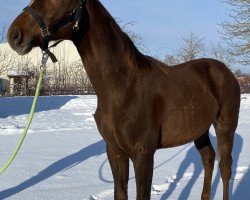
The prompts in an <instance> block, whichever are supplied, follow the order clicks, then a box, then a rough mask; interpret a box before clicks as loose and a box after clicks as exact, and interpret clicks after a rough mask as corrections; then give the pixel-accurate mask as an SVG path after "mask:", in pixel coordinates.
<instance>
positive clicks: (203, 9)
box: [0, 0, 226, 55]
mask: <svg viewBox="0 0 250 200" xmlns="http://www.w3.org/2000/svg"><path fill="white" fill-rule="evenodd" d="M29 2H30V1H29V0H0V4H1V8H0V26H1V25H6V27H8V26H9V25H10V23H11V21H12V20H13V19H14V18H15V17H16V16H17V15H18V14H19V13H20V12H21V11H22V9H23V8H24V7H25V6H26V5H27V4H28V3H29ZM101 2H102V3H103V4H104V5H105V7H106V8H107V9H108V10H109V12H110V13H111V14H112V16H114V17H116V18H119V19H120V20H121V21H122V22H123V24H124V23H127V22H131V21H134V22H135V23H134V26H131V27H129V29H130V30H132V31H134V32H135V33H137V34H139V35H140V36H141V37H142V38H143V43H144V44H145V46H146V47H147V48H148V49H149V51H150V53H151V54H152V55H154V54H156V53H160V54H161V53H163V54H164V53H165V52H170V51H172V50H174V49H175V48H177V47H178V46H179V45H180V43H181V38H182V37H183V36H185V35H187V34H189V33H190V32H194V33H196V34H197V35H199V36H200V37H201V38H204V41H206V43H207V44H210V43H212V42H213V43H216V42H218V41H219V40H220V35H219V33H218V32H217V30H218V29H219V26H218V24H219V23H220V22H221V21H223V20H224V19H225V18H226V14H225V12H226V4H224V3H223V2H222V1H221V0H213V1H208V0H181V1H176V0H101Z"/></svg>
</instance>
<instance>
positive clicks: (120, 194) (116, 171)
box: [107, 145, 129, 200]
mask: <svg viewBox="0 0 250 200" xmlns="http://www.w3.org/2000/svg"><path fill="white" fill-rule="evenodd" d="M107 154H108V159H109V163H110V166H111V169H112V173H113V178H114V184H115V185H114V186H115V195H114V199H115V200H127V199H128V191H127V190H128V176H129V158H128V156H127V155H126V154H125V153H124V152H123V151H121V150H118V149H115V148H113V147H111V146H110V145H107Z"/></svg>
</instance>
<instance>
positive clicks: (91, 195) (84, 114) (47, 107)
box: [0, 95, 250, 200]
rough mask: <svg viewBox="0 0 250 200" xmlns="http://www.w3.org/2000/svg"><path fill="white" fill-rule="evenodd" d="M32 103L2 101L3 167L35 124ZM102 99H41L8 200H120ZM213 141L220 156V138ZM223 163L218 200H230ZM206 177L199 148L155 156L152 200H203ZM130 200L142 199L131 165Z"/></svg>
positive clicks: (248, 152)
mask: <svg viewBox="0 0 250 200" xmlns="http://www.w3.org/2000/svg"><path fill="white" fill-rule="evenodd" d="M31 103H32V98H31V97H16V98H0V158H1V159H0V165H1V166H2V165H3V164H4V162H5V161H6V160H7V159H8V158H9V156H10V154H11V153H12V151H13V149H14V147H15V145H16V144H17V141H18V140H19V138H20V134H21V133H22V130H23V128H24V126H25V123H26V120H27V118H28V113H29V109H30V106H31ZM95 107H96V97H95V96H57V97H40V98H39V102H38V107H37V109H36V113H35V117H34V120H33V123H32V125H31V128H30V131H29V132H28V135H27V138H26V140H25V141H24V144H23V146H22V148H21V150H20V153H19V154H18V155H17V158H16V159H15V160H14V162H13V164H12V165H11V166H10V167H9V168H8V169H7V171H6V172H5V173H4V174H2V175H1V176H0V199H15V200H36V199H37V200H59V199H60V200H64V199H65V200H88V199H98V200H104V199H107V200H109V199H113V197H112V195H113V194H112V193H113V191H112V189H113V180H112V175H111V170H110V167H109V163H108V161H107V156H106V153H105V143H104V142H103V140H102V138H101V136H100V135H99V133H98V131H97V128H96V125H95V121H94V118H93V116H92V114H93V113H94V112H95ZM210 132H211V135H210V137H211V141H212V143H213V145H214V148H215V149H216V139H215V136H214V130H213V129H212V128H211V130H210ZM233 158H234V164H233V177H232V181H231V188H232V194H231V196H232V199H234V200H250V95H243V96H242V101H241V113H240V120H239V126H238V129H237V132H236V135H235V145H234V151H233ZM217 169H218V163H217V162H216V163H215V170H214V177H213V185H212V199H215V200H219V199H222V182H221V181H220V175H219V173H218V170H217ZM202 186H203V169H202V164H201V161H200V158H199V154H198V152H197V151H196V150H195V148H194V145H193V143H190V144H187V145H184V146H180V147H177V148H172V149H164V150H159V151H157V153H156V154H155V165H154V177H153V187H152V200H164V199H170V200H177V199H180V200H187V199H188V200H189V199H190V200H198V199H200V194H201V190H202ZM129 199H131V200H134V199H135V178H134V171H133V167H132V164H131V165H130V181H129Z"/></svg>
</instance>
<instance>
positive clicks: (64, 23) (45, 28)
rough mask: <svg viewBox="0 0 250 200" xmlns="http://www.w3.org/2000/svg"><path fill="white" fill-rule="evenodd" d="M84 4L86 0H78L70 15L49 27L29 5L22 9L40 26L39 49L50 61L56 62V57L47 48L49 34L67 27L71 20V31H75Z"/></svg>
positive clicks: (77, 27) (77, 28)
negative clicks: (73, 23)
mask: <svg viewBox="0 0 250 200" xmlns="http://www.w3.org/2000/svg"><path fill="white" fill-rule="evenodd" d="M86 4H87V0H78V2H77V7H76V9H75V10H74V11H73V12H72V13H71V14H70V15H68V16H67V17H65V18H64V19H62V20H61V21H59V22H58V23H56V24H54V25H52V26H50V27H49V26H46V24H45V23H44V20H43V18H42V17H41V16H40V15H39V14H37V12H36V11H35V10H33V9H32V8H31V7H30V6H27V7H25V8H24V9H23V10H24V11H27V12H28V13H29V14H30V15H32V16H33V17H34V19H35V20H36V22H37V24H38V25H39V26H40V28H41V35H42V38H43V41H42V47H41V49H42V51H43V52H45V53H46V54H47V55H48V56H49V57H50V58H51V60H52V62H54V63H55V62H57V59H56V57H55V55H54V54H53V53H52V52H51V51H50V50H49V41H50V39H51V35H52V34H54V33H55V32H57V31H58V30H59V29H60V28H62V27H67V26H68V25H70V24H71V23H72V22H75V25H74V26H73V31H74V32H77V31H78V30H79V22H80V21H81V18H82V12H83V8H84V6H85V7H86ZM58 43H59V42H58ZM58 43H56V44H58ZM53 46H55V45H53Z"/></svg>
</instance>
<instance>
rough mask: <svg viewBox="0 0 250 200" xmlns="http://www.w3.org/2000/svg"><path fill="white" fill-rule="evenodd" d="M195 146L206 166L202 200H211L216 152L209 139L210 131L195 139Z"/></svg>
mask: <svg viewBox="0 0 250 200" xmlns="http://www.w3.org/2000/svg"><path fill="white" fill-rule="evenodd" d="M194 143H195V147H196V148H197V150H198V151H199V153H200V155H201V159H202V163H203V166H204V171H205V176H204V184H203V190H202V195H201V199H202V200H210V193H211V181H212V175H213V169H214V159H215V152H214V149H213V147H212V145H211V142H210V139H209V132H208V131H207V132H206V133H205V134H203V135H202V136H201V137H199V138H198V139H196V140H195V141H194Z"/></svg>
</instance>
